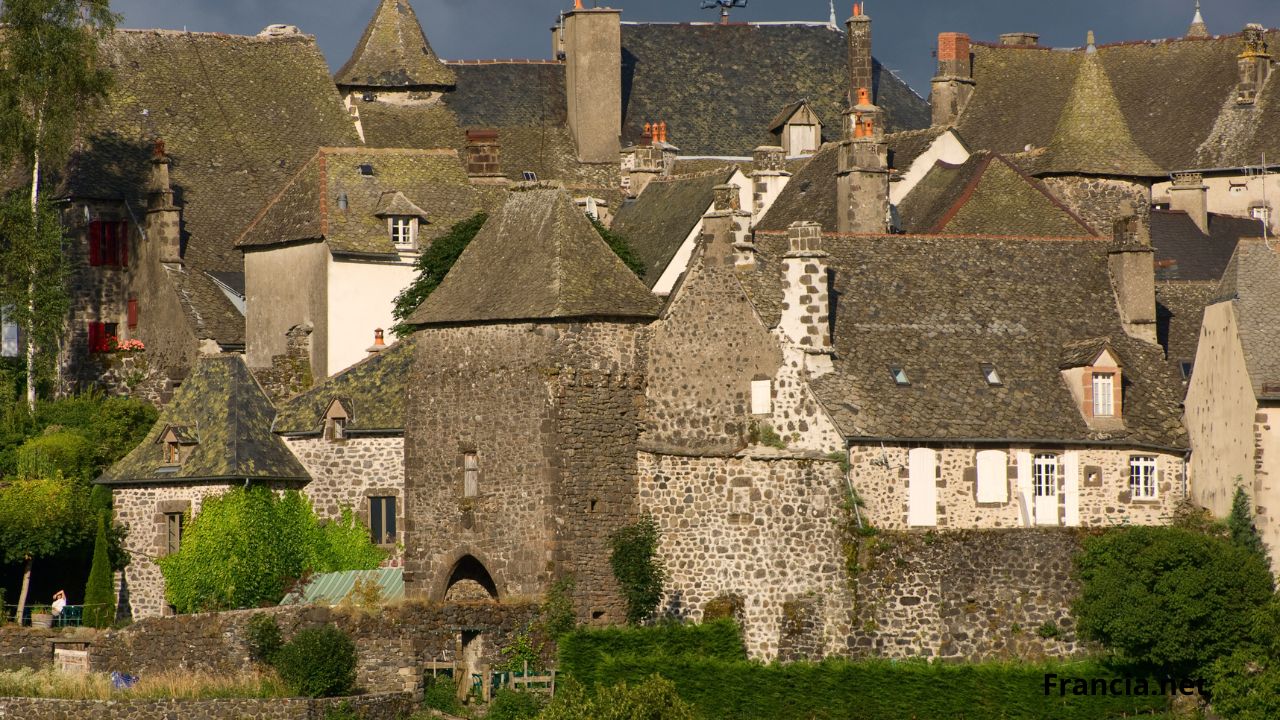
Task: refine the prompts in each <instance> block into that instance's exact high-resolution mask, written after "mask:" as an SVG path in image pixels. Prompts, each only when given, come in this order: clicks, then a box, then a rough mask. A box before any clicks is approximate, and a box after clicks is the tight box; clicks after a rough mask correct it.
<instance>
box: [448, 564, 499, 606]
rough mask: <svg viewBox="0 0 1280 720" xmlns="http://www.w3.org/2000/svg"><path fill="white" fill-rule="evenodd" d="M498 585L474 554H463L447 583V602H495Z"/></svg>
mask: <svg viewBox="0 0 1280 720" xmlns="http://www.w3.org/2000/svg"><path fill="white" fill-rule="evenodd" d="M497 599H498V585H497V583H495V582H494V581H493V576H492V575H490V574H489V571H488V570H487V569H486V568H485V566H484V563H482V562H480V561H479V560H477V559H476V557H475V556H474V555H463V556H462V557H461V558H459V559H458V562H456V563H454V566H453V570H452V571H450V573H449V579H448V581H447V582H446V583H445V590H444V600H445V602H494V601H497Z"/></svg>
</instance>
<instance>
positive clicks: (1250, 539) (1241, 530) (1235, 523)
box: [1227, 486, 1267, 558]
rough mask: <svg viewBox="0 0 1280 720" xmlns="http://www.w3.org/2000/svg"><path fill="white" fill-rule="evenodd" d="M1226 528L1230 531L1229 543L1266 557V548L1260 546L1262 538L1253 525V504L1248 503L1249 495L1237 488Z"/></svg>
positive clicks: (1242, 489)
mask: <svg viewBox="0 0 1280 720" xmlns="http://www.w3.org/2000/svg"><path fill="white" fill-rule="evenodd" d="M1227 528H1229V529H1230V530H1231V542H1233V543H1235V544H1236V545H1238V546H1240V547H1242V548H1244V549H1245V550H1248V551H1249V552H1251V553H1254V554H1256V555H1257V556H1259V557H1261V558H1266V557H1267V548H1266V546H1265V545H1263V544H1262V536H1261V535H1259V534H1258V528H1257V527H1256V526H1255V525H1254V524H1253V503H1251V502H1250V501H1249V493H1247V492H1245V491H1244V488H1242V487H1239V486H1237V487H1236V494H1235V497H1234V498H1232V499H1231V514H1230V515H1229V516H1228V517H1227Z"/></svg>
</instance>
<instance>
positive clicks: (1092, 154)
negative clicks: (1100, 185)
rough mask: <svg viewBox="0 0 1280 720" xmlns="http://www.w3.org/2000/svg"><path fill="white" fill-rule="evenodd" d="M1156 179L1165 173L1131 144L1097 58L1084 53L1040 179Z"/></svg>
mask: <svg viewBox="0 0 1280 720" xmlns="http://www.w3.org/2000/svg"><path fill="white" fill-rule="evenodd" d="M1053 173H1078V174H1083V175H1118V176H1122V177H1158V176H1162V175H1165V174H1166V173H1165V172H1164V171H1162V170H1161V169H1160V167H1159V166H1157V165H1156V163H1155V161H1153V160H1152V159H1151V158H1150V157H1149V156H1148V155H1147V154H1146V153H1145V152H1143V150H1142V148H1140V147H1138V143H1137V141H1136V140H1134V138H1133V133H1132V132H1131V131H1130V129H1129V123H1128V121H1127V120H1125V117H1124V113H1123V112H1122V111H1121V110H1120V101H1119V100H1117V99H1116V93H1115V89H1114V88H1113V87H1112V85H1111V80H1110V78H1108V77H1107V71H1106V70H1105V69H1104V68H1103V67H1102V61H1101V60H1099V59H1098V53H1085V54H1084V57H1083V59H1082V60H1081V61H1080V69H1079V70H1078V71H1077V74H1076V81H1075V85H1074V86H1072V88H1071V94H1070V95H1069V96H1068V98H1067V104H1066V107H1065V108H1064V109H1063V111H1062V115H1061V116H1060V117H1059V118H1058V127H1057V129H1056V130H1055V131H1054V133H1053V139H1052V140H1051V141H1050V142H1049V148H1048V152H1047V153H1046V154H1045V157H1044V159H1043V160H1042V161H1041V163H1040V165H1039V174H1053Z"/></svg>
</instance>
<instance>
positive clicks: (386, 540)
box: [369, 496, 396, 545]
mask: <svg viewBox="0 0 1280 720" xmlns="http://www.w3.org/2000/svg"><path fill="white" fill-rule="evenodd" d="M369 539H370V540H372V541H373V544H374V545H391V544H393V543H394V542H395V541H396V499H395V497H394V496H385V497H371V498H369Z"/></svg>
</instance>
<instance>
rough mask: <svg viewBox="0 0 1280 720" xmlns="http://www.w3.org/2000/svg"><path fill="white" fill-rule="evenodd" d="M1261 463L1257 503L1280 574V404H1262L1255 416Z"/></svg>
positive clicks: (1257, 519) (1256, 469)
mask: <svg viewBox="0 0 1280 720" xmlns="http://www.w3.org/2000/svg"><path fill="white" fill-rule="evenodd" d="M1254 437H1255V438H1256V439H1257V447H1256V451H1257V463H1256V464H1255V467H1254V472H1255V475H1254V480H1253V494H1252V495H1253V506H1254V508H1255V509H1256V510H1257V512H1258V515H1257V516H1256V517H1255V518H1254V523H1255V524H1256V525H1257V528H1258V533H1259V534H1261V535H1262V540H1263V541H1264V542H1265V543H1266V544H1267V550H1269V551H1270V553H1271V571H1272V572H1273V573H1276V575H1278V576H1280V517H1277V515H1278V514H1280V407H1265V408H1259V409H1258V413H1257V416H1256V417H1255V420H1254Z"/></svg>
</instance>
